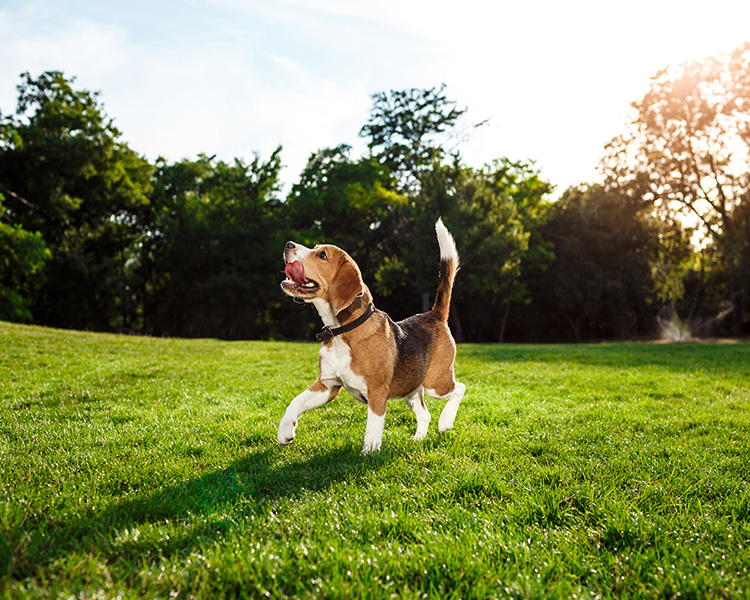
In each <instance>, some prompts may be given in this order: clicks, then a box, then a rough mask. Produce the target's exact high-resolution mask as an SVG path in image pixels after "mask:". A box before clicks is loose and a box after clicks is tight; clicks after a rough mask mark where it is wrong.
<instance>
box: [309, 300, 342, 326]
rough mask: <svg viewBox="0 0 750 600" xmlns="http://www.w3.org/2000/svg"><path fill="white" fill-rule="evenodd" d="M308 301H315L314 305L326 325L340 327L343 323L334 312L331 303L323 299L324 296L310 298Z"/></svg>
mask: <svg viewBox="0 0 750 600" xmlns="http://www.w3.org/2000/svg"><path fill="white" fill-rule="evenodd" d="M308 302H312V303H313V306H314V307H315V309H316V310H317V311H318V314H319V315H320V320H321V321H323V325H325V326H326V327H339V326H340V325H341V323H339V320H338V319H337V318H336V314H335V313H334V312H333V309H332V308H331V305H330V304H328V302H326V301H325V300H323V298H313V299H312V300H308Z"/></svg>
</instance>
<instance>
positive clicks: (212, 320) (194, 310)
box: [140, 148, 283, 339]
mask: <svg viewBox="0 0 750 600" xmlns="http://www.w3.org/2000/svg"><path fill="white" fill-rule="evenodd" d="M280 152H281V149H280V148H279V149H277V150H276V151H275V152H274V153H273V154H272V156H271V157H270V158H269V159H268V160H267V161H262V160H261V159H260V158H259V157H257V156H256V157H255V159H254V160H253V161H252V163H251V164H249V165H248V164H245V163H243V162H241V161H235V163H234V164H232V165H229V164H226V163H224V162H221V161H220V162H218V163H215V164H214V163H213V162H212V161H211V160H210V159H207V158H205V157H204V158H202V159H200V160H198V161H195V162H191V161H184V162H182V163H178V164H175V165H169V164H166V163H164V162H163V161H162V162H160V163H159V164H158V165H157V172H156V177H155V182H154V187H155V193H154V196H153V200H152V203H151V206H150V211H149V214H148V215H147V217H146V220H145V223H147V227H146V229H145V232H144V242H145V243H144V247H143V253H142V258H141V264H140V268H141V269H142V272H143V280H144V288H145V290H144V296H145V303H146V305H145V309H144V313H145V316H144V321H145V326H146V328H147V330H149V331H150V332H153V333H159V334H160V333H163V332H168V333H169V334H170V335H180V336H188V337H201V336H203V337H209V336H220V337H224V338H230V339H237V338H252V337H260V336H263V335H268V332H269V330H270V328H271V327H273V322H272V318H271V311H272V310H273V307H274V305H277V304H278V303H279V302H278V300H279V299H280V298H279V296H280V294H279V292H278V281H277V279H278V277H279V276H278V274H279V273H280V272H281V271H282V270H283V267H282V266H281V265H280V254H281V248H283V237H282V233H281V231H280V230H279V227H277V226H276V224H275V219H277V218H278V216H277V212H278V200H277V199H276V193H277V191H278V173H279V170H280V168H281V161H280V158H279V155H280Z"/></svg>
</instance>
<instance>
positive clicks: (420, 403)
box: [404, 385, 431, 440]
mask: <svg viewBox="0 0 750 600" xmlns="http://www.w3.org/2000/svg"><path fill="white" fill-rule="evenodd" d="M423 391H424V390H423V388H422V386H421V385H420V386H419V387H418V388H417V389H416V390H414V391H413V392H412V393H411V394H409V395H408V396H406V397H405V398H404V400H406V404H407V405H408V406H409V408H411V410H412V412H413V413H414V416H415V417H416V418H417V432H416V433H415V434H414V439H415V440H421V439H422V438H424V436H425V435H427V427H428V426H429V425H430V419H431V417H430V411H428V410H427V406H426V405H425V403H424V393H423Z"/></svg>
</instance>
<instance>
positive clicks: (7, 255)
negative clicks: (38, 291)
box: [0, 194, 50, 550]
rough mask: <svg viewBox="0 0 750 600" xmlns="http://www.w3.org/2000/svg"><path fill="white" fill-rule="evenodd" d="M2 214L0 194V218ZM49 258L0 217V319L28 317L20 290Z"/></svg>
mask: <svg viewBox="0 0 750 600" xmlns="http://www.w3.org/2000/svg"><path fill="white" fill-rule="evenodd" d="M6 216H7V213H6V212H5V207H4V206H3V196H2V194H0V218H3V217H6ZM49 257H50V253H49V250H48V249H47V247H46V246H45V245H44V240H42V236H41V235H40V234H38V233H30V232H28V231H26V230H24V229H22V228H21V227H20V226H19V225H10V224H6V223H3V222H2V220H0V319H2V320H5V321H30V320H31V311H29V308H28V304H27V302H28V301H27V298H25V297H24V293H28V290H29V288H30V287H31V285H32V282H33V280H34V277H36V276H37V275H38V273H39V270H40V269H41V268H42V266H43V265H44V263H45V261H47V260H49ZM0 550H1V549H0Z"/></svg>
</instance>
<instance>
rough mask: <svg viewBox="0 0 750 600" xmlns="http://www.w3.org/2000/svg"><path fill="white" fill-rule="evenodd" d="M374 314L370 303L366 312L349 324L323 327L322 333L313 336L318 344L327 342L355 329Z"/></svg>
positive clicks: (373, 308)
mask: <svg viewBox="0 0 750 600" xmlns="http://www.w3.org/2000/svg"><path fill="white" fill-rule="evenodd" d="M373 312H375V307H374V306H373V304H372V303H370V306H369V307H368V308H367V310H366V311H365V312H364V313H363V314H362V315H361V316H359V317H357V318H356V319H354V320H353V321H352V322H351V323H347V324H346V325H342V326H341V327H329V326H328V325H326V326H325V327H323V331H321V332H320V333H318V334H316V335H315V339H317V340H318V341H319V342H327V341H328V340H330V339H333V338H334V337H335V336H337V335H341V334H342V333H346V332H347V331H351V330H352V329H356V328H357V327H359V326H360V325H362V323H364V322H365V321H367V319H369V318H370V317H371V316H372V313H373Z"/></svg>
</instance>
